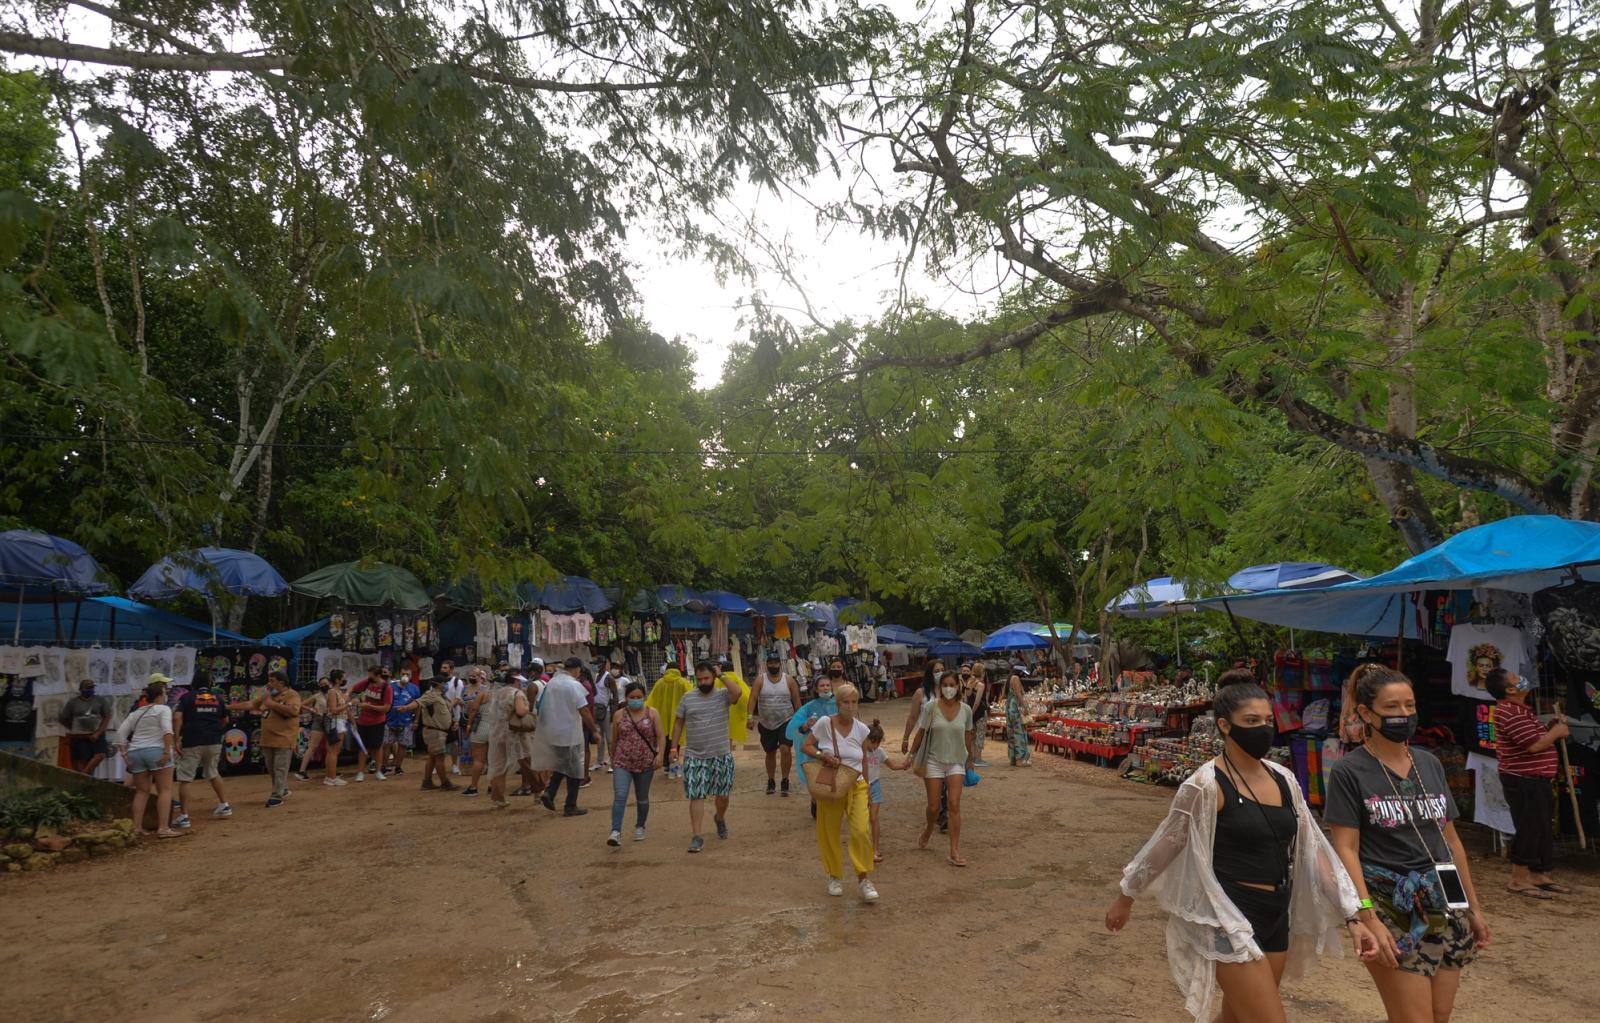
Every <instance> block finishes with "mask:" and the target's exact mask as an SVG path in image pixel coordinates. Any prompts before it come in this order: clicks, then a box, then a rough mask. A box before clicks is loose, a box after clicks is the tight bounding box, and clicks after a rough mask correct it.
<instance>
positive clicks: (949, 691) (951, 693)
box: [940, 686, 959, 700]
mask: <svg viewBox="0 0 1600 1023" xmlns="http://www.w3.org/2000/svg"><path fill="white" fill-rule="evenodd" d="M940 691H941V692H943V693H944V698H945V699H947V700H953V699H955V698H956V693H957V692H958V691H959V690H957V689H956V687H955V686H945V687H944V689H942V690H940Z"/></svg>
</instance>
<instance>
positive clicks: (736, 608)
mask: <svg viewBox="0 0 1600 1023" xmlns="http://www.w3.org/2000/svg"><path fill="white" fill-rule="evenodd" d="M700 598H701V599H702V600H704V601H705V604H706V609H707V610H710V611H721V612H723V613H724V614H730V615H747V614H749V613H750V612H751V610H752V608H751V607H750V602H749V601H748V600H745V599H744V598H743V597H741V596H739V595H738V594H737V593H729V592H728V591H727V590H707V591H706V592H704V593H702V594H700Z"/></svg>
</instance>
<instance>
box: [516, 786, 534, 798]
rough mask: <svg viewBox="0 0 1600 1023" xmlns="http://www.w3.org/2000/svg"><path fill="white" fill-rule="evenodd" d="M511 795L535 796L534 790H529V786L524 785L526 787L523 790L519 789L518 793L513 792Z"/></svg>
mask: <svg viewBox="0 0 1600 1023" xmlns="http://www.w3.org/2000/svg"><path fill="white" fill-rule="evenodd" d="M511 794H512V795H513V796H531V795H533V790H532V789H530V788H528V786H526V785H524V786H522V788H520V789H518V790H517V791H515V792H513V793H511Z"/></svg>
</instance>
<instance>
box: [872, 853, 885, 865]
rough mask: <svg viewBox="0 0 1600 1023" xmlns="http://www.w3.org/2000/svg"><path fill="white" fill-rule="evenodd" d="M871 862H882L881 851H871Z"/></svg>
mask: <svg viewBox="0 0 1600 1023" xmlns="http://www.w3.org/2000/svg"><path fill="white" fill-rule="evenodd" d="M872 862H874V863H882V862H883V853H881V852H875V853H873V854H872Z"/></svg>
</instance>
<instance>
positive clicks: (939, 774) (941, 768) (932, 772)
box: [922, 757, 967, 781]
mask: <svg viewBox="0 0 1600 1023" xmlns="http://www.w3.org/2000/svg"><path fill="white" fill-rule="evenodd" d="M922 776H923V777H924V778H932V779H934V780H935V781H937V780H938V779H940V778H965V777H966V776H967V765H966V764H946V763H941V762H940V761H938V760H935V759H933V758H932V757H929V758H928V767H927V770H925V771H924V772H923V774H922Z"/></svg>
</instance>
